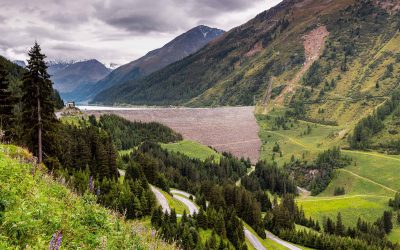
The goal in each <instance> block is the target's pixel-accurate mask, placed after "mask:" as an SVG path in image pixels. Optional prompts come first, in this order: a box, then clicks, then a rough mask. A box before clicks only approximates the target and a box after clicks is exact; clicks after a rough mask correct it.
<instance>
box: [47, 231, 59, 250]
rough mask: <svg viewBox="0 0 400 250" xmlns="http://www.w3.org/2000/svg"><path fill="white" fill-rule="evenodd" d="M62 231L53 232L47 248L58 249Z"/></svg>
mask: <svg viewBox="0 0 400 250" xmlns="http://www.w3.org/2000/svg"><path fill="white" fill-rule="evenodd" d="M61 240H62V233H61V231H57V233H55V234H53V237H52V238H51V241H50V246H49V250H59V249H60V247H61Z"/></svg>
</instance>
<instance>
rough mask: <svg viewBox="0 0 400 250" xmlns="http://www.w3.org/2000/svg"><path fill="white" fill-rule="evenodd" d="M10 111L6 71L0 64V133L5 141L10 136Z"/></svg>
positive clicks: (10, 103)
mask: <svg viewBox="0 0 400 250" xmlns="http://www.w3.org/2000/svg"><path fill="white" fill-rule="evenodd" d="M12 109H13V106H12V96H11V92H10V91H9V89H8V79H7V71H6V70H5V69H4V67H3V65H1V64H0V131H4V132H5V138H6V139H8V138H9V136H10V126H11V118H12Z"/></svg>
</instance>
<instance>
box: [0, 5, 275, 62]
mask: <svg viewBox="0 0 400 250" xmlns="http://www.w3.org/2000/svg"><path fill="white" fill-rule="evenodd" d="M280 1H281V0H0V34H1V35H0V55H2V56H5V57H7V58H9V59H11V60H25V59H26V53H27V51H28V50H29V48H30V47H32V45H33V43H34V42H35V41H37V42H38V43H39V44H40V45H41V47H42V51H43V52H44V53H45V54H46V55H47V59H48V60H84V59H92V58H94V59H98V60H99V61H101V62H103V63H105V64H109V63H116V64H124V63H127V62H130V61H133V60H135V59H137V58H139V57H141V56H143V55H145V54H146V53H147V52H148V51H150V50H153V49H156V48H159V47H162V46H163V45H164V44H166V43H167V42H169V41H170V40H172V39H173V38H175V37H176V36H178V35H180V34H182V33H183V32H185V31H187V30H189V29H191V28H193V27H195V26H197V25H201V24H202V25H207V26H210V27H214V28H219V29H223V30H226V31H228V30H230V29H232V28H234V27H236V26H238V25H241V24H243V23H245V22H246V21H248V20H250V19H252V18H253V17H255V16H256V15H257V14H258V13H261V12H262V11H264V10H266V9H269V8H271V7H272V6H275V5H276V4H278V3H279V2H280Z"/></svg>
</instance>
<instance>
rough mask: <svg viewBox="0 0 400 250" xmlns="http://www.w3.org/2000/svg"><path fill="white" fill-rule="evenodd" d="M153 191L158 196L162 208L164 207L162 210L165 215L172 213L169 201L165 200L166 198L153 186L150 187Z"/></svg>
mask: <svg viewBox="0 0 400 250" xmlns="http://www.w3.org/2000/svg"><path fill="white" fill-rule="evenodd" d="M150 188H151V191H152V192H153V193H154V195H155V196H156V199H157V201H158V203H159V204H160V206H161V207H162V210H163V212H164V213H171V208H170V207H169V204H168V201H167V199H166V198H165V196H164V195H163V194H162V193H161V192H160V191H159V190H158V189H157V188H156V187H154V186H153V185H150Z"/></svg>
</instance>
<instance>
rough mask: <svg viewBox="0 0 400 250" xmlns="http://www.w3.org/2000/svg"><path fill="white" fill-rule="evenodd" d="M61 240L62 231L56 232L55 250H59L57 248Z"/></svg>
mask: <svg viewBox="0 0 400 250" xmlns="http://www.w3.org/2000/svg"><path fill="white" fill-rule="evenodd" d="M61 240H62V233H61V232H59V233H58V237H57V242H56V248H55V250H59V249H60V246H61Z"/></svg>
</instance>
